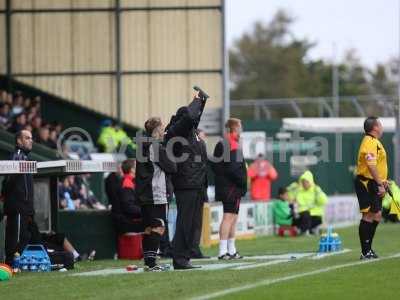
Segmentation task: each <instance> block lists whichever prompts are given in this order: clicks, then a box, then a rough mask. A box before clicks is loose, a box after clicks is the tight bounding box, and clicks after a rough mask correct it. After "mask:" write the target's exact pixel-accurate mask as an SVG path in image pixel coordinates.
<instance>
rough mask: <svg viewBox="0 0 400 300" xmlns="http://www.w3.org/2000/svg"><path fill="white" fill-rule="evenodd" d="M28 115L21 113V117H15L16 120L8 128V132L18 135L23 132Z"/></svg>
mask: <svg viewBox="0 0 400 300" xmlns="http://www.w3.org/2000/svg"><path fill="white" fill-rule="evenodd" d="M26 124H27V122H26V115H25V114H24V113H20V114H19V115H16V116H15V119H14V121H13V123H12V124H11V126H10V127H9V128H8V131H9V132H11V133H17V132H18V131H21V130H22V129H24V127H25V126H26Z"/></svg>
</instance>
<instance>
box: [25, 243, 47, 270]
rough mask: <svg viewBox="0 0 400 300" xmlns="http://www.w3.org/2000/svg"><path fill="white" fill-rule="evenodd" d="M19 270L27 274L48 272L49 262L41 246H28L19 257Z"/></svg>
mask: <svg viewBox="0 0 400 300" xmlns="http://www.w3.org/2000/svg"><path fill="white" fill-rule="evenodd" d="M18 265H19V269H21V270H22V271H29V272H49V271H51V262H50V258H49V255H48V254H47V251H46V249H45V248H44V247H43V245H28V246H26V248H25V250H24V251H23V252H22V255H21V256H20V257H19V262H18Z"/></svg>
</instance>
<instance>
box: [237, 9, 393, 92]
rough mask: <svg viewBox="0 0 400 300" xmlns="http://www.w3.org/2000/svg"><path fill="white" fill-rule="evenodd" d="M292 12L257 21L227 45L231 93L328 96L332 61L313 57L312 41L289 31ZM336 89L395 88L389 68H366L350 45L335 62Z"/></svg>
mask: <svg viewBox="0 0 400 300" xmlns="http://www.w3.org/2000/svg"><path fill="white" fill-rule="evenodd" d="M294 21H295V20H294V18H293V17H291V16H290V15H288V14H287V13H286V12H285V11H282V10H279V11H278V12H277V13H276V14H275V16H274V17H273V18H272V20H271V21H270V22H269V23H262V22H256V23H255V24H254V26H253V28H252V30H251V31H250V32H248V33H245V34H243V36H242V37H241V38H239V39H238V40H237V41H236V42H235V43H234V45H233V47H232V48H231V49H230V53H229V54H230V57H229V59H230V72H231V74H230V75H231V81H232V90H231V98H232V99H260V98H264V99H268V98H293V97H327V96H328V97H329V96H332V63H331V62H326V61H323V60H311V59H310V58H309V56H308V54H309V51H310V49H312V47H314V46H315V43H312V42H310V41H309V40H308V39H306V38H305V39H298V38H296V37H295V36H294V34H293V32H292V31H291V28H292V26H293V25H294ZM337 68H338V72H339V95H344V96H351V95H368V94H372V93H373V94H389V95H391V94H394V93H395V87H396V85H395V84H394V83H393V81H391V79H390V76H389V73H390V68H388V67H385V66H384V65H378V66H377V67H376V69H375V70H372V71H370V70H368V69H367V68H366V67H365V66H363V65H362V64H361V62H360V60H359V58H358V57H357V53H356V51H355V50H348V51H347V53H346V55H345V58H344V60H343V61H342V62H340V63H339V64H338V65H337Z"/></svg>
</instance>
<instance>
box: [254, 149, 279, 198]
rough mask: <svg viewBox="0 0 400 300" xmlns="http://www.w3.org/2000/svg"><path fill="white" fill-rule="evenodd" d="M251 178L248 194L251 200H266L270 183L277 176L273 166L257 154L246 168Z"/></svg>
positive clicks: (269, 191) (268, 196) (269, 192)
mask: <svg viewBox="0 0 400 300" xmlns="http://www.w3.org/2000/svg"><path fill="white" fill-rule="evenodd" d="M247 172H248V177H249V178H250V180H251V183H250V194H251V199H252V200H253V201H268V200H269V199H270V198H271V183H272V181H275V180H276V179H277V178H278V172H276V170H275V168H274V166H273V165H272V164H271V163H270V162H269V161H268V160H266V159H265V158H264V155H263V154H259V155H258V157H257V159H256V160H255V161H254V162H253V163H252V164H251V165H250V167H249V169H248V171H247Z"/></svg>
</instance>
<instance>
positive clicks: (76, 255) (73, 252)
mask: <svg viewBox="0 0 400 300" xmlns="http://www.w3.org/2000/svg"><path fill="white" fill-rule="evenodd" d="M72 255H73V256H74V258H78V257H79V253H78V252H77V251H76V250H74V251H72Z"/></svg>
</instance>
